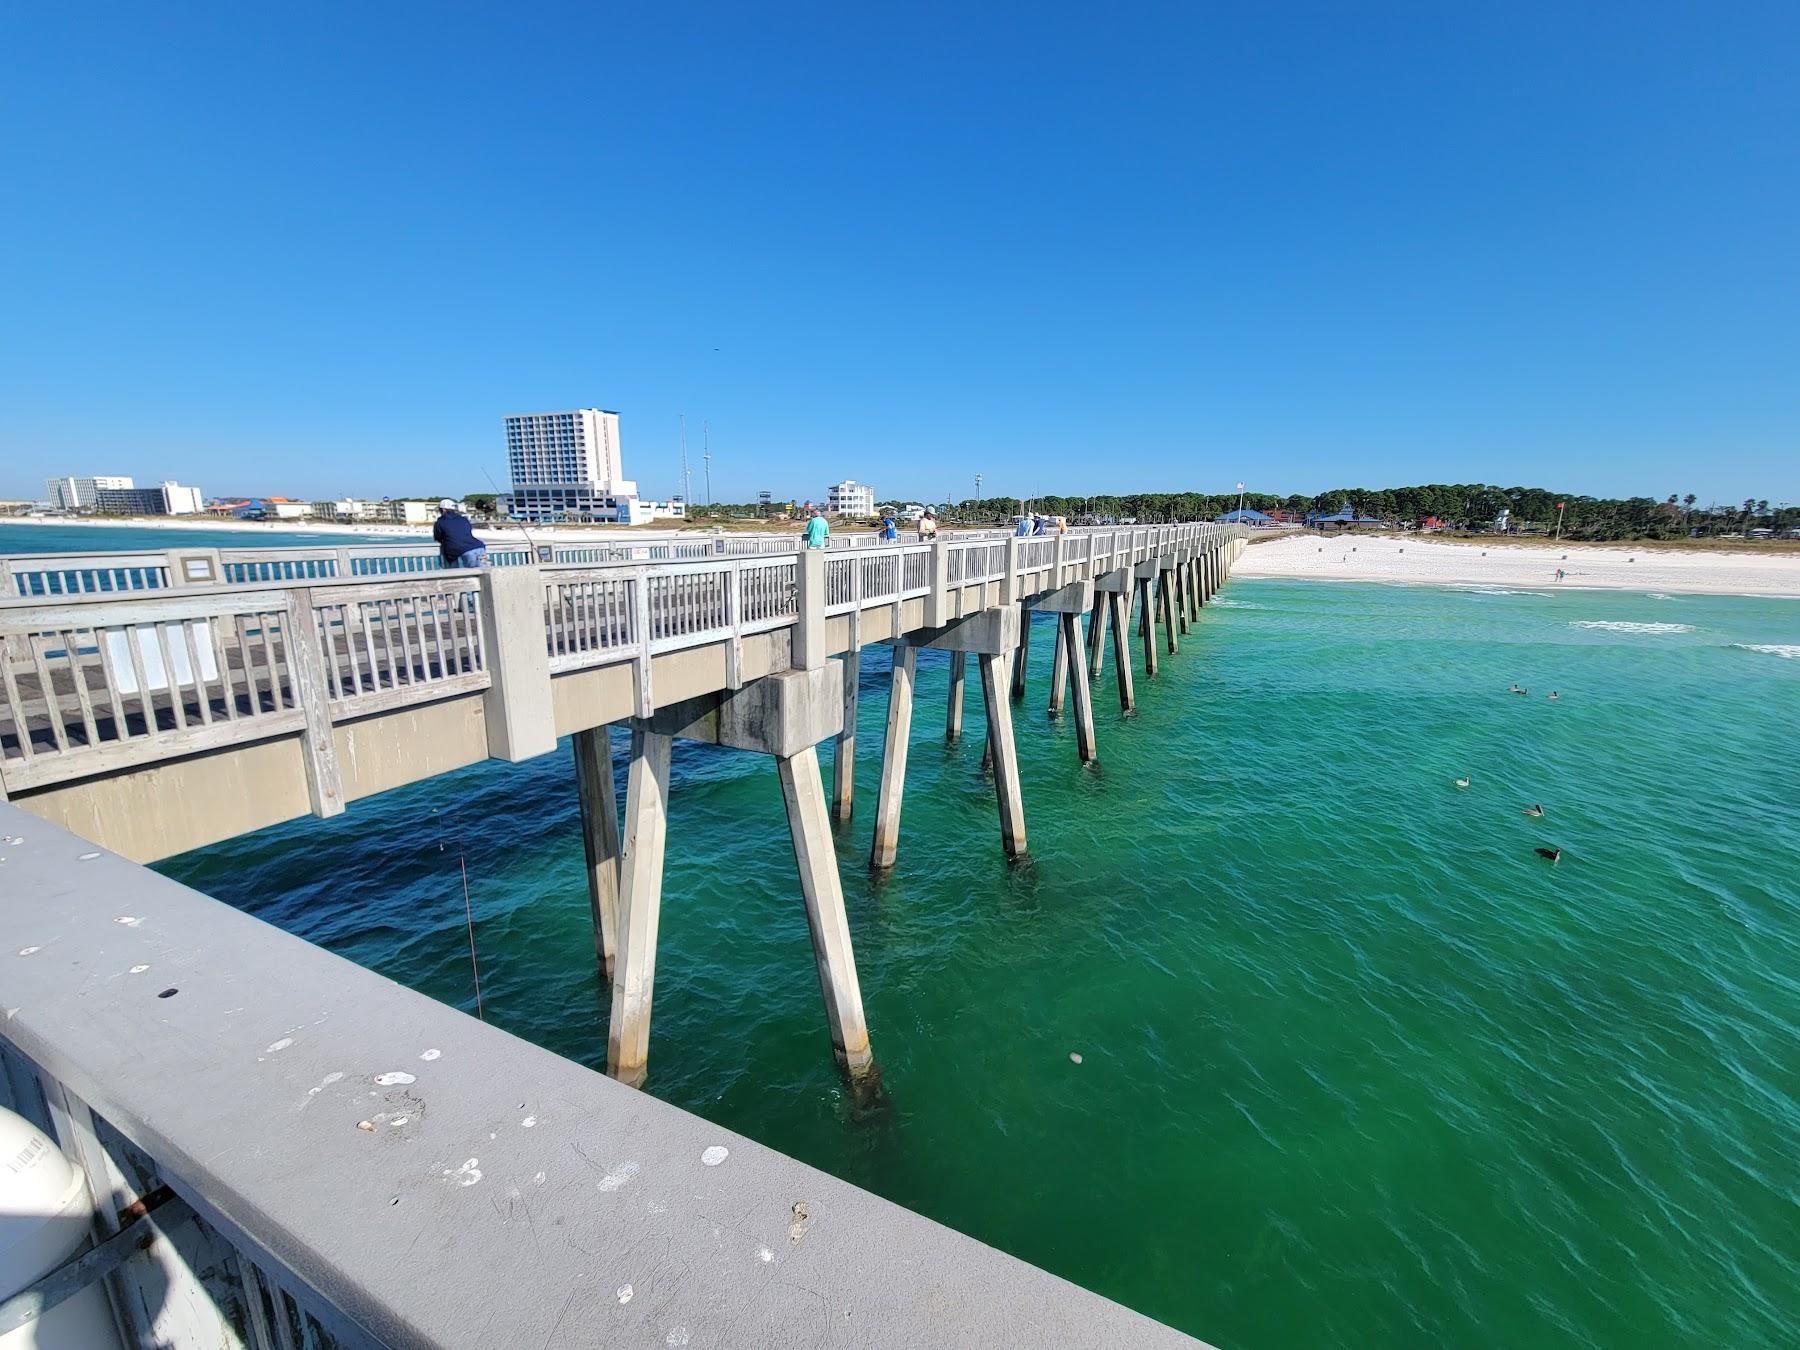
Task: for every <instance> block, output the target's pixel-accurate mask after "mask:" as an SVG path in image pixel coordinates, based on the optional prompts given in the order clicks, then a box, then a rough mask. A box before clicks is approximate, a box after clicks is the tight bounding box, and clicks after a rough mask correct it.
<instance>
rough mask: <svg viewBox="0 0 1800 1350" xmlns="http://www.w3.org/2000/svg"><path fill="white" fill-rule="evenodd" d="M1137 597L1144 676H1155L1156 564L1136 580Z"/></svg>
mask: <svg viewBox="0 0 1800 1350" xmlns="http://www.w3.org/2000/svg"><path fill="white" fill-rule="evenodd" d="M1138 597H1139V600H1140V602H1141V604H1142V607H1143V628H1142V630H1141V633H1142V637H1143V640H1144V674H1146V675H1148V676H1151V677H1152V678H1154V677H1155V675H1156V564H1155V563H1151V564H1150V570H1149V571H1148V572H1146V573H1144V574H1143V575H1142V576H1140V577H1139V578H1138Z"/></svg>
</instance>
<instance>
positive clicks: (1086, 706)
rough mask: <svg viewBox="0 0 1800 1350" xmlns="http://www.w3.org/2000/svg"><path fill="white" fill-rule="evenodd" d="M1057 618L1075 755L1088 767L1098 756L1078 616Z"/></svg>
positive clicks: (1092, 696) (1066, 615)
mask: <svg viewBox="0 0 1800 1350" xmlns="http://www.w3.org/2000/svg"><path fill="white" fill-rule="evenodd" d="M1056 617H1057V621H1058V623H1059V624H1060V625H1061V630H1062V637H1063V640H1062V649H1063V653H1064V662H1065V664H1066V665H1067V668H1068V677H1069V697H1070V699H1071V701H1072V703H1073V711H1074V714H1075V753H1076V755H1077V756H1078V757H1079V758H1080V760H1081V762H1082V763H1083V764H1091V763H1093V762H1094V761H1095V760H1096V759H1098V758H1099V757H1100V756H1099V754H1098V753H1097V752H1096V750H1095V749H1094V693H1093V690H1091V689H1089V688H1088V682H1087V671H1085V670H1084V669H1082V656H1081V616H1080V615H1079V614H1059V615H1057V616H1056Z"/></svg>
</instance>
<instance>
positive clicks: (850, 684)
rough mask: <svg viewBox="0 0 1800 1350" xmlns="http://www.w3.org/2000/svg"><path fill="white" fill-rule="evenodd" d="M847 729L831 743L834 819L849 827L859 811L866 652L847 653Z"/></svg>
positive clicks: (845, 656)
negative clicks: (860, 691) (860, 690)
mask: <svg viewBox="0 0 1800 1350" xmlns="http://www.w3.org/2000/svg"><path fill="white" fill-rule="evenodd" d="M843 661H844V727H843V730H841V731H839V732H838V734H837V736H836V737H835V738H834V739H833V741H832V744H831V818H832V820H833V821H835V822H836V823H837V824H839V825H848V824H849V823H850V817H851V815H852V813H853V812H854V811H855V809H856V700H857V687H858V686H859V685H860V684H861V683H862V652H861V651H860V650H852V651H847V652H845V653H844V656H843Z"/></svg>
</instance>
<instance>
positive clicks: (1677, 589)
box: [1232, 535, 1800, 597]
mask: <svg viewBox="0 0 1800 1350" xmlns="http://www.w3.org/2000/svg"><path fill="white" fill-rule="evenodd" d="M1559 567H1560V568H1561V569H1562V570H1563V573H1564V576H1563V579H1562V580H1561V581H1560V582H1559V581H1558V580H1557V579H1556V571H1557V569H1558V568H1559ZM1232 572H1233V575H1234V576H1240V577H1292V578H1295V579H1305V580H1312V581H1319V580H1327V581H1388V582H1403V583H1411V584H1414V585H1422V586H1492V587H1497V588H1501V589H1511V590H1531V591H1550V590H1557V589H1559V588H1560V589H1564V590H1567V589H1576V588H1586V589H1591V590H1609V591H1642V592H1648V593H1656V592H1663V593H1666V594H1671V595H1674V594H1689V595H1779V596H1795V597H1800V553H1793V554H1783V553H1760V552H1742V553H1726V552H1722V551H1721V552H1706V551H1699V550H1696V551H1693V552H1688V551H1686V550H1657V549H1633V548H1632V547H1631V546H1630V545H1629V544H1605V545H1600V544H1561V545H1548V544H1547V545H1509V544H1498V543H1496V544H1483V543H1481V542H1480V541H1479V540H1471V541H1468V542H1463V541H1461V540H1457V541H1455V542H1452V541H1450V540H1442V539H1420V538H1407V539H1397V538H1389V537H1385V536H1377V535H1354V536H1350V535H1338V536H1335V537H1321V536H1319V535H1289V536H1287V537H1285V538H1281V539H1272V540H1269V541H1267V542H1265V543H1258V544H1253V545H1252V546H1251V547H1250V548H1248V549H1246V550H1245V552H1244V556H1243V557H1242V558H1240V559H1239V560H1238V562H1237V565H1236V566H1235V567H1234V568H1233V569H1232Z"/></svg>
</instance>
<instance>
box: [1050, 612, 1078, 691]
mask: <svg viewBox="0 0 1800 1350" xmlns="http://www.w3.org/2000/svg"><path fill="white" fill-rule="evenodd" d="M1055 617H1056V649H1055V651H1054V652H1052V653H1051V657H1050V715H1051V716H1052V717H1061V716H1062V710H1063V693H1064V689H1065V687H1066V686H1067V684H1068V682H1069V658H1068V645H1069V630H1068V625H1066V624H1065V623H1064V622H1063V620H1064V619H1072V618H1074V617H1075V616H1074V615H1073V614H1058V615H1056V616H1055Z"/></svg>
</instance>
